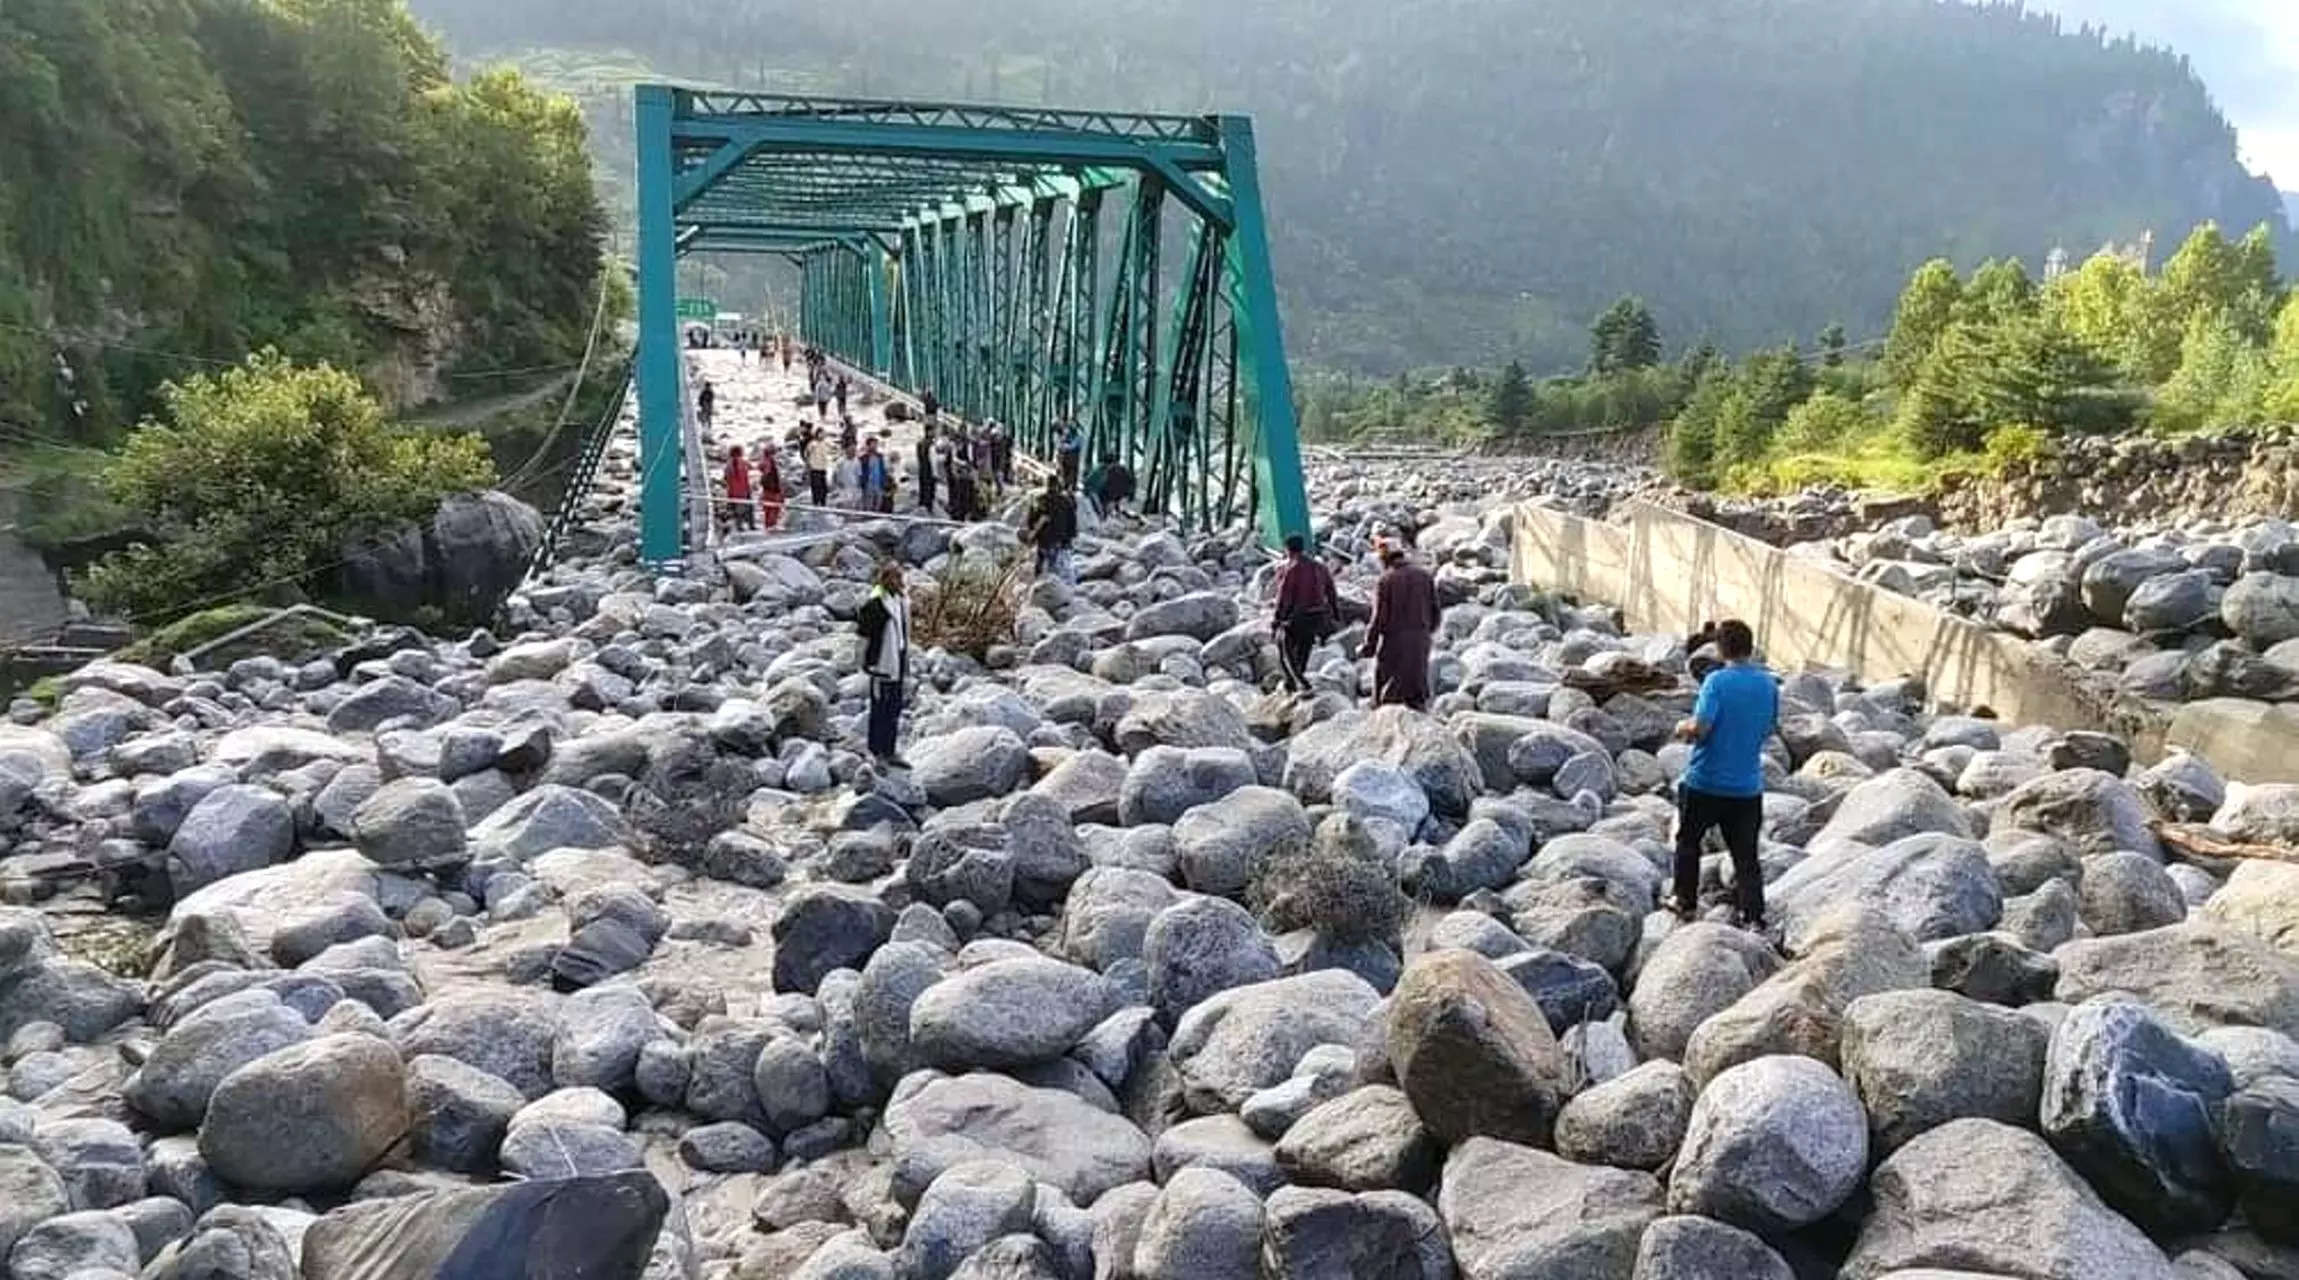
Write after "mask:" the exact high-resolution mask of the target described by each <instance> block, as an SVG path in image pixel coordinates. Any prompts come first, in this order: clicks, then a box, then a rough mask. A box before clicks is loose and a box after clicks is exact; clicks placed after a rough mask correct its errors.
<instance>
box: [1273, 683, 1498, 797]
mask: <svg viewBox="0 0 2299 1280" xmlns="http://www.w3.org/2000/svg"><path fill="white" fill-rule="evenodd" d="M1360 760H1381V761H1386V762H1388V763H1390V764H1393V765H1396V766H1397V767H1398V768H1400V769H1403V770H1404V771H1405V773H1406V775H1407V776H1409V777H1411V778H1412V779H1413V781H1415V782H1416V783H1418V784H1420V787H1421V791H1422V794H1424V795H1426V796H1428V797H1429V807H1430V808H1431V809H1433V810H1435V811H1436V812H1437V813H1440V814H1445V815H1449V816H1455V817H1458V816H1461V815H1465V814H1467V813H1468V811H1469V801H1470V800H1472V799H1474V798H1475V797H1476V796H1477V794H1478V792H1479V790H1480V789H1481V788H1482V785H1483V781H1484V778H1483V774H1482V772H1481V770H1480V769H1479V766H1478V764H1477V760H1476V757H1474V756H1472V755H1470V754H1469V751H1468V749H1467V748H1465V747H1463V746H1462V745H1461V744H1460V743H1459V742H1458V741H1457V740H1455V739H1454V737H1453V736H1452V735H1451V734H1450V733H1448V732H1447V731H1446V729H1445V726H1444V725H1443V724H1442V723H1441V722H1439V721H1437V720H1434V719H1432V718H1430V717H1429V716H1427V715H1424V714H1423V713H1421V712H1418V711H1414V710H1412V709H1410V708H1407V707H1397V706H1389V707H1380V708H1377V709H1375V710H1372V711H1344V712H1342V713H1341V714H1339V715H1337V716H1334V717H1333V718H1331V719H1329V720H1322V721H1319V722H1318V723H1316V724H1314V725H1312V726H1310V727H1309V729H1308V730H1306V731H1305V732H1302V733H1299V734H1296V735H1294V737H1293V738H1292V740H1291V742H1290V744H1289V746H1288V750H1287V752H1286V758H1285V789H1286V790H1288V791H1291V792H1292V793H1293V794H1295V795H1297V796H1299V797H1301V799H1302V801H1303V802H1304V803H1307V804H1323V803H1326V802H1328V801H1330V800H1331V799H1332V796H1333V780H1334V779H1335V778H1337V777H1339V776H1341V771H1342V770H1344V769H1347V768H1348V767H1349V766H1351V765H1353V764H1356V763H1357V762H1358V761H1360Z"/></svg>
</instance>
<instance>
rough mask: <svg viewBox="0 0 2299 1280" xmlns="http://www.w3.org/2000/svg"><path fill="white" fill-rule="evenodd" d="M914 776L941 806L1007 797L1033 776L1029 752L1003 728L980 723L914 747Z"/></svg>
mask: <svg viewBox="0 0 2299 1280" xmlns="http://www.w3.org/2000/svg"><path fill="white" fill-rule="evenodd" d="M910 766H911V776H912V778H913V779H914V780H915V781H916V782H917V784H918V786H919V787H920V788H921V789H923V790H924V791H925V793H926V798H927V800H929V801H930V802H932V803H933V804H935V805H938V806H944V807H947V806H950V805H960V804H966V803H968V802H969V801H974V800H986V799H989V798H990V797H992V796H1002V795H1005V794H1006V793H1007V792H1009V791H1012V790H1014V789H1015V788H1016V787H1019V786H1021V785H1022V783H1023V782H1025V781H1027V780H1028V779H1029V776H1030V749H1029V748H1028V747H1027V746H1025V745H1024V744H1023V742H1022V740H1021V739H1020V738H1019V737H1016V736H1015V734H1014V731H1013V730H1012V729H1008V728H1006V727H1005V726H1004V725H975V726H973V727H972V728H967V729H959V730H957V731H955V732H952V733H946V734H943V735H941V736H940V737H935V738H927V739H924V740H922V741H919V742H914V743H912V744H911V745H910Z"/></svg>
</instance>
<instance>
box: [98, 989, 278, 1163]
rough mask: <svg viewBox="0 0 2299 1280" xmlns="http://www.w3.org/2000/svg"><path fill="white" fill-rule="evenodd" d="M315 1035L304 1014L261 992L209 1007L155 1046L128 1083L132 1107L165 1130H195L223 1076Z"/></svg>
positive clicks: (203, 1007)
mask: <svg viewBox="0 0 2299 1280" xmlns="http://www.w3.org/2000/svg"><path fill="white" fill-rule="evenodd" d="M311 1034H312V1031H311V1024H310V1023H309V1022H307V1021H305V1020H304V1017H303V1015H302V1014H300V1013H298V1012H296V1011H295V1010H294V1009H291V1008H289V1007H288V1006H286V1005H285V1004H282V1003H281V1002H280V998H279V996H278V995H277V994H276V993H275V992H272V991H268V990H265V989H263V988H260V987H259V988H252V989H250V990H246V991H240V992H236V993H234V994H232V995H228V996H224V997H223V998H221V999H218V1000H213V1001H210V1002H209V1003H207V1004H204V1005H201V1006H200V1007H199V1008H197V1009H194V1010H193V1011H192V1012H190V1013H189V1014H186V1015H185V1016H184V1017H182V1018H180V1019H178V1020H177V1021H176V1022H175V1024H174V1025H172V1026H170V1027H169V1028H168V1031H167V1034H166V1035H164V1036H162V1037H160V1042H159V1043H158V1044H156V1045H154V1046H152V1050H151V1053H150V1055H149V1056H148V1057H146V1058H145V1059H144V1065H143V1066H142V1067H141V1068H139V1069H138V1070H137V1072H136V1074H135V1075H134V1076H132V1077H130V1078H129V1080H128V1085H127V1090H126V1093H127V1099H128V1104H129V1105H130V1106H132V1107H134V1108H135V1109H136V1110H137V1111H138V1112H139V1113H141V1114H142V1115H144V1116H145V1117H147V1118H149V1119H150V1120H151V1121H152V1122H153V1123H154V1124H156V1125H158V1126H160V1127H161V1128H162V1129H164V1130H175V1129H189V1128H192V1127H193V1126H195V1125H197V1124H198V1123H199V1122H200V1117H202V1116H204V1115H206V1114H207V1109H208V1099H209V1097H211V1096H212V1095H213V1094H214V1093H215V1091H216V1086H217V1085H219V1084H221V1083H223V1079H224V1077H225V1076H228V1075H230V1074H231V1073H232V1072H234V1071H237V1070H238V1069H239V1068H241V1067H243V1066H245V1065H247V1064H248V1063H250V1062H253V1061H255V1060H256V1059H258V1058H260V1057H263V1056H264V1055H265V1054H268V1053H270V1052H272V1051H273V1050H275V1049H284V1048H286V1047H287V1046H289V1045H291V1044H300V1043H302V1042H303V1041H305V1040H308V1039H310V1038H311Z"/></svg>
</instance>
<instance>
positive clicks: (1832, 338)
mask: <svg viewBox="0 0 2299 1280" xmlns="http://www.w3.org/2000/svg"><path fill="white" fill-rule="evenodd" d="M1844 346H1845V339H1844V326H1843V325H1840V324H1832V325H1829V326H1828V327H1827V328H1825V329H1822V330H1821V331H1820V363H1821V364H1822V365H1823V366H1824V367H1826V368H1830V369H1834V368H1836V367H1837V366H1839V365H1841V364H1843V363H1844Z"/></svg>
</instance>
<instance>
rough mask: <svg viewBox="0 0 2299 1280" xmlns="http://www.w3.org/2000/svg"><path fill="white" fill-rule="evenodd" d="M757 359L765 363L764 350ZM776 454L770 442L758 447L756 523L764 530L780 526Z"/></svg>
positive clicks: (778, 460) (779, 462) (779, 461)
mask: <svg viewBox="0 0 2299 1280" xmlns="http://www.w3.org/2000/svg"><path fill="white" fill-rule="evenodd" d="M758 359H759V363H761V364H764V363H765V362H766V352H765V351H764V350H761V351H760V352H759V353H758ZM778 453H780V450H778V449H776V448H775V447H774V442H773V441H772V440H768V441H765V442H764V443H762V444H760V445H759V446H758V523H759V526H760V527H761V528H765V529H773V528H776V527H778V526H780V525H781V524H782V459H781V458H780V457H778V456H776V455H777V454H778Z"/></svg>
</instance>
